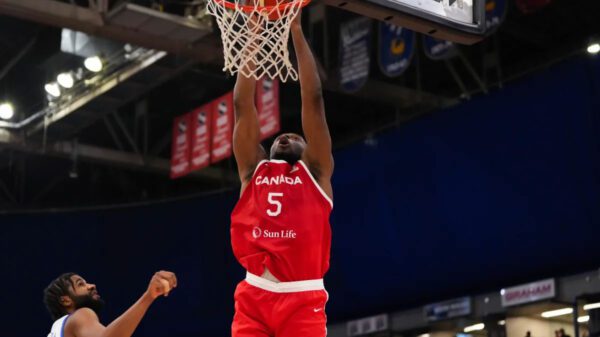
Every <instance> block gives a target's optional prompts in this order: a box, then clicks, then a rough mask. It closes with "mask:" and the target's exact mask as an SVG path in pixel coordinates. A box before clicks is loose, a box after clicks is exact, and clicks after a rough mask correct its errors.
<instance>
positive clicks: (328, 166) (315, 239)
mask: <svg viewBox="0 0 600 337" xmlns="http://www.w3.org/2000/svg"><path fill="white" fill-rule="evenodd" d="M291 34H292V39H293V43H294V49H295V50H296V58H297V60H298V72H299V79H300V88H301V97H302V129H303V131H304V135H305V137H306V141H305V140H304V139H303V138H302V137H301V136H299V135H297V134H292V133H286V134H282V135H280V136H279V137H277V139H275V141H274V143H273V145H272V146H271V151H270V156H269V157H268V158H267V155H266V152H265V150H264V149H263V148H262V147H261V146H260V141H259V124H258V119H257V113H256V108H255V106H254V93H255V81H254V80H253V79H249V78H246V77H244V76H243V75H241V74H239V73H238V77H237V82H236V85H235V89H234V101H235V118H236V123H235V130H234V135H233V145H234V148H233V149H234V154H235V158H236V161H237V165H238V171H239V175H240V179H241V182H242V187H241V196H240V200H239V201H238V203H237V205H236V207H235V209H234V210H233V213H232V214H231V243H232V246H233V252H234V254H235V256H236V258H237V259H238V261H239V262H240V264H241V265H242V266H243V267H244V268H245V269H246V270H247V274H246V279H245V280H244V281H242V282H240V283H239V285H238V286H237V289H236V291H235V296H234V297H235V316H234V318H233V324H232V336H233V337H267V336H275V337H292V336H298V337H300V336H302V337H320V336H325V335H326V327H325V324H326V316H325V303H326V302H327V296H328V295H327V292H326V291H325V288H324V286H323V276H324V275H325V272H326V271H327V269H328V268H329V250H330V245H331V229H330V225H329V215H330V213H331V210H332V207H333V203H332V194H333V193H332V187H331V175H332V173H333V157H332V155H331V138H330V136H329V130H328V128H327V122H326V119H325V110H324V106H323V99H322V92H321V82H320V79H319V76H318V73H317V67H316V64H315V60H314V59H313V55H312V53H311V51H310V48H309V46H308V43H307V42H306V39H305V38H304V34H303V32H302V27H301V24H300V16H299V15H298V17H297V18H295V20H294V22H293V23H292V27H291Z"/></svg>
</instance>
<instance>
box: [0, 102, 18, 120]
mask: <svg viewBox="0 0 600 337" xmlns="http://www.w3.org/2000/svg"><path fill="white" fill-rule="evenodd" d="M14 115H15V109H14V108H13V106H12V104H10V103H8V102H5V103H2V104H0V118H1V119H11V118H13V116H14Z"/></svg>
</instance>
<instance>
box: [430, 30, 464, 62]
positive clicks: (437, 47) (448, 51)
mask: <svg viewBox="0 0 600 337" xmlns="http://www.w3.org/2000/svg"><path fill="white" fill-rule="evenodd" d="M423 48H424V49H425V55H427V57H429V58H430V59H432V60H445V59H449V58H452V57H454V56H456V55H457V53H458V50H457V49H456V45H455V44H454V43H452V42H450V41H445V40H438V39H436V38H434V37H431V36H429V35H423Z"/></svg>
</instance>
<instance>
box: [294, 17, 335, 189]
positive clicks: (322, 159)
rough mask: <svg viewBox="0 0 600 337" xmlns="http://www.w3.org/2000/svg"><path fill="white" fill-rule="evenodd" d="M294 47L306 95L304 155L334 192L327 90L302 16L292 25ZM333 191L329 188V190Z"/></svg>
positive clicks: (303, 96)
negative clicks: (326, 106) (324, 99)
mask: <svg viewBox="0 0 600 337" xmlns="http://www.w3.org/2000/svg"><path fill="white" fill-rule="evenodd" d="M291 32H292V39H293V41H294V49H295V50H296V58H297V59H298V73H299V78H300V93H301V97H302V130H303V131H304V136H305V138H306V149H305V150H304V154H303V155H302V159H303V161H305V162H306V163H307V164H308V165H309V167H310V169H311V171H312V173H313V174H315V175H316V177H315V178H316V179H317V181H319V184H320V185H322V187H324V188H325V190H326V192H327V193H328V194H331V188H330V186H323V185H324V183H325V185H330V184H329V180H330V178H331V175H332V174H333V157H332V155H331V136H330V135H329V129H328V127H327V120H326V118H325V107H324V104H323V92H322V90H321V79H320V78H319V73H318V71H317V65H316V63H315V59H314V58H313V55H312V52H311V50H310V47H309V46H308V43H307V42H306V39H305V37H304V33H303V32H302V25H301V20H300V15H298V17H296V18H295V19H294V22H293V23H292V27H291ZM327 190H329V191H327Z"/></svg>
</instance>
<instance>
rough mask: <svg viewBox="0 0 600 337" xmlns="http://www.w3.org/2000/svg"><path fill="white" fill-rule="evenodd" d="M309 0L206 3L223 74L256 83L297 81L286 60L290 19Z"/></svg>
mask: <svg viewBox="0 0 600 337" xmlns="http://www.w3.org/2000/svg"><path fill="white" fill-rule="evenodd" d="M309 2H310V0H208V6H207V10H208V13H209V14H211V15H212V16H214V17H215V19H216V21H217V25H218V26H219V29H220V30H221V40H222V41H223V56H224V66H223V71H226V72H229V73H230V74H232V75H233V74H235V73H236V72H241V73H242V75H244V76H246V77H253V78H254V79H256V80H258V79H260V78H262V77H263V76H267V77H270V78H272V79H276V78H279V79H280V80H281V81H282V82H285V81H286V80H287V79H288V78H290V79H292V80H293V81H295V80H297V79H298V73H297V72H296V70H295V69H294V67H293V65H292V63H291V62H290V58H289V51H288V47H287V46H288V39H289V35H290V26H291V24H292V20H293V19H294V18H295V17H296V15H298V13H299V12H300V10H301V9H302V7H304V6H306V5H307V4H308V3H309Z"/></svg>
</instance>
